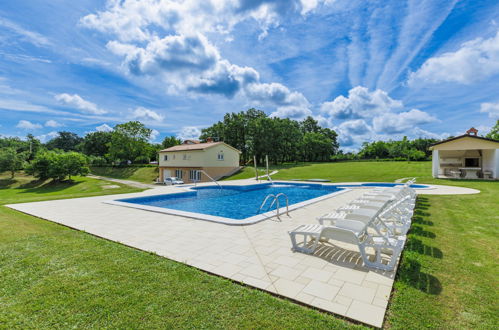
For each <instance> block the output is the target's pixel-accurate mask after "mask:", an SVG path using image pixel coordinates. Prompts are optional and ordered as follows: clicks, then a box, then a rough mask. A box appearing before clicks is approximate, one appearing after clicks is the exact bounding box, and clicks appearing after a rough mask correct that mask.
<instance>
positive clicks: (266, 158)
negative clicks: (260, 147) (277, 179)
mask: <svg viewBox="0 0 499 330" xmlns="http://www.w3.org/2000/svg"><path fill="white" fill-rule="evenodd" d="M265 162H266V163H267V181H268V180H269V179H270V177H269V155H265Z"/></svg>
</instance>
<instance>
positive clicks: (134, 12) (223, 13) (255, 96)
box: [81, 0, 323, 116]
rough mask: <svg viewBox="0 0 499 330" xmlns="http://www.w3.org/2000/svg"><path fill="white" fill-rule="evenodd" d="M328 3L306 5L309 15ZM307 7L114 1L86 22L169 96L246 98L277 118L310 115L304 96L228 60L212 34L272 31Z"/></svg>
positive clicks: (279, 0)
mask: <svg viewBox="0 0 499 330" xmlns="http://www.w3.org/2000/svg"><path fill="white" fill-rule="evenodd" d="M322 2H323V1H317V2H313V1H312V2H310V1H305V5H306V11H307V12H308V11H310V10H312V9H313V8H315V7H316V6H317V5H318V4H319V3H322ZM302 7H303V8H305V7H304V6H303V5H302V2H300V1H298V0H293V1H283V0H261V1H249V0H241V1H233V0H217V1H202V2H200V1H194V0H187V1H182V2H179V1H172V0H163V1H152V0H144V1H135V0H128V1H123V2H113V3H112V4H110V6H108V8H107V10H106V11H103V12H98V13H97V14H93V15H88V16H86V17H84V18H83V19H82V20H81V23H82V24H83V25H84V26H86V27H90V28H94V29H97V30H99V31H101V32H104V33H110V34H112V35H114V36H115V38H116V39H117V40H110V41H109V42H108V44H107V47H108V49H109V50H110V51H111V52H113V53H115V54H117V55H119V56H122V57H123V67H124V68H125V69H126V70H127V71H128V72H129V73H130V74H132V75H135V76H154V77H155V79H160V81H162V82H164V83H165V86H164V87H165V90H166V91H168V92H169V93H185V92H191V93H197V94H218V95H223V96H225V97H227V98H232V97H234V96H235V95H236V94H238V93H240V94H242V95H244V96H246V97H247V98H248V100H249V102H250V103H252V104H254V105H256V106H269V107H275V109H276V112H275V115H279V116H301V115H304V114H309V113H310V110H309V109H308V108H309V103H308V101H307V99H306V98H305V96H303V94H301V93H298V92H292V91H290V90H289V89H288V88H287V87H285V86H283V85H281V84H278V83H270V84H266V83H262V82H261V81H260V76H259V74H258V72H257V71H256V70H255V69H253V68H251V67H243V66H238V65H235V64H233V63H231V62H229V61H228V60H226V59H224V58H222V56H221V55H220V52H219V50H218V49H217V47H216V46H215V45H214V44H212V43H211V42H210V41H209V40H208V38H207V37H206V35H208V33H218V34H222V35H224V34H227V33H229V31H230V30H231V29H232V27H233V26H234V24H236V23H238V22H240V21H242V20H245V19H249V18H252V19H255V20H257V21H258V22H264V24H262V26H263V27H262V29H266V28H267V27H268V26H270V25H272V24H275V18H276V17H277V16H279V15H284V14H287V13H288V12H293V13H299V12H300V10H301V9H302ZM228 14H230V15H228ZM276 15H277V16H276ZM163 30H164V31H163ZM159 31H161V32H166V33H159ZM160 35H166V36H165V37H160ZM224 38H226V36H224Z"/></svg>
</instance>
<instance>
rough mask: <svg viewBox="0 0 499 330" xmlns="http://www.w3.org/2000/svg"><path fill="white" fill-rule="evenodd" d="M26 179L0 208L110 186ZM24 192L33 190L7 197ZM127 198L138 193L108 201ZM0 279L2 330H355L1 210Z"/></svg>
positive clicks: (6, 188) (0, 196) (6, 189)
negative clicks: (304, 327) (305, 329)
mask: <svg viewBox="0 0 499 330" xmlns="http://www.w3.org/2000/svg"><path fill="white" fill-rule="evenodd" d="M4 177H6V175H5V176H1V178H4ZM31 179H32V178H30V177H27V176H18V177H16V180H19V181H20V182H17V181H9V180H4V179H3V180H2V181H0V184H1V186H0V187H1V189H0V204H7V203H12V202H27V201H33V200H46V199H57V198H69V197H82V196H91V195H95V194H99V193H100V194H103V193H107V192H108V191H107V190H102V189H101V188H100V187H101V185H102V184H104V185H106V184H109V183H106V182H105V181H98V180H92V179H88V178H76V179H75V183H74V184H73V185H71V186H67V185H66V184H50V183H44V184H40V183H30V180H31ZM111 184H115V183H111ZM26 185H33V186H35V187H34V188H26V187H25V188H16V187H20V186H26ZM68 185H69V184H68ZM85 187H86V188H85ZM83 188H85V189H83ZM30 189H35V190H30ZM82 189H83V190H82ZM132 191H137V189H131V188H123V187H122V188H120V189H115V190H113V193H117V192H132ZM0 278H1V281H0V328H2V329H3V328H5V329H12V328H23V329H24V328H36V329H52V328H75V327H76V328H298V327H301V326H302V325H303V324H307V326H310V327H313V328H323V329H326V328H361V326H355V325H352V324H351V323H349V322H347V321H344V320H341V319H338V318H336V317H334V316H332V315H328V314H324V313H321V312H318V311H315V310H312V309H309V308H306V307H303V306H299V305H296V304H294V303H292V302H289V301H286V300H282V299H279V298H276V297H274V296H271V295H269V294H267V293H264V292H262V291H259V290H254V289H251V288H248V287H245V286H241V285H238V284H234V283H233V282H231V281H229V280H226V279H222V278H220V277H217V276H211V275H208V274H206V273H204V272H202V271H200V270H197V269H195V268H192V267H189V266H186V265H184V264H181V263H177V262H174V261H171V260H168V259H165V258H162V257H159V256H156V255H154V254H150V253H146V252H142V251H139V250H135V249H132V248H129V247H126V246H123V245H120V244H117V243H114V242H111V241H107V240H104V239H100V238H97V237H94V236H92V235H89V234H86V233H84V232H81V231H76V230H72V229H69V228H66V227H64V226H60V225H57V224H55V223H51V222H48V221H43V220H40V219H37V218H35V217H32V216H29V215H25V214H22V213H20V212H17V211H14V210H11V209H8V208H6V207H5V206H0ZM303 322H304V323H303Z"/></svg>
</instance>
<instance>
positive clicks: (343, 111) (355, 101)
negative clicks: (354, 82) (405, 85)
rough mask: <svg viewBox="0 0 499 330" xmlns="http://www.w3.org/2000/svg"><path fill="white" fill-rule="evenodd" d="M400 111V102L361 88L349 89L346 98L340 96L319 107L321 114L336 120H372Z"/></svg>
mask: <svg viewBox="0 0 499 330" xmlns="http://www.w3.org/2000/svg"><path fill="white" fill-rule="evenodd" d="M400 109H403V104H402V102H401V101H398V100H394V99H392V98H391V97H390V96H388V93H386V92H385V91H383V90H380V89H377V90H375V91H373V92H370V91H369V90H368V89H367V88H366V87H362V86H357V87H354V88H352V89H350V90H349V91H348V97H344V96H343V95H340V96H338V97H336V98H335V99H334V100H333V101H331V102H324V103H323V104H322V105H321V112H322V113H324V114H328V115H329V116H331V117H333V118H337V119H352V118H372V117H374V116H377V115H380V114H382V113H385V112H387V111H397V110H400Z"/></svg>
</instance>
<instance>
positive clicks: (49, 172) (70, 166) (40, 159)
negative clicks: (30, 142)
mask: <svg viewBox="0 0 499 330" xmlns="http://www.w3.org/2000/svg"><path fill="white" fill-rule="evenodd" d="M89 171H90V170H89V168H88V159H87V157H86V156H85V155H83V154H81V153H78V152H74V151H73V152H66V153H57V152H55V151H47V152H41V153H39V154H37V155H36V157H35V159H33V161H32V162H31V164H30V165H29V166H28V167H27V168H26V172H27V173H28V174H31V175H33V176H34V177H36V178H39V179H41V180H46V179H53V180H58V181H62V180H64V179H65V178H66V177H69V179H70V180H71V177H72V176H75V175H82V176H85V175H87V174H88V173H89Z"/></svg>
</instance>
